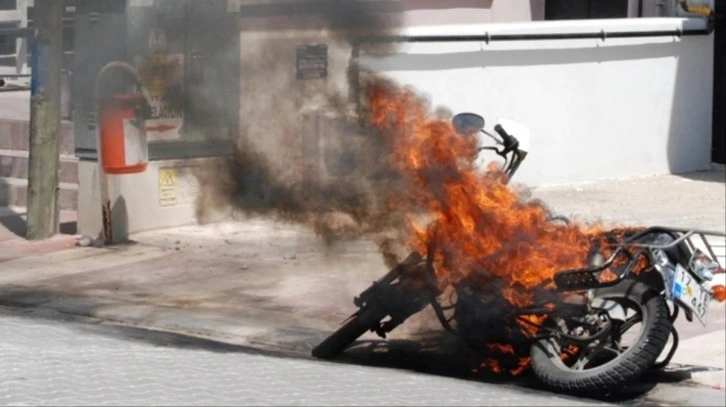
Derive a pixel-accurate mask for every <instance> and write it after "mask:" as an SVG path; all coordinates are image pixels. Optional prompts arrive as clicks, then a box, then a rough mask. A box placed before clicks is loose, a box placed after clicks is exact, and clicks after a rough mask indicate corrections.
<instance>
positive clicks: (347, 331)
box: [312, 308, 386, 359]
mask: <svg viewBox="0 0 726 407" xmlns="http://www.w3.org/2000/svg"><path fill="white" fill-rule="evenodd" d="M385 316H386V315H385V314H384V313H382V312H381V311H379V310H378V309H375V308H369V309H367V310H365V311H363V312H362V313H361V314H359V315H357V316H355V317H353V318H351V319H350V320H349V321H348V322H346V323H345V324H344V325H343V326H341V327H340V328H338V330H337V331H335V332H333V334H332V335H330V336H329V337H327V338H326V339H325V340H324V341H322V342H320V344H319V345H318V346H316V347H315V348H313V352H312V355H313V357H316V358H318V359H332V358H334V357H336V356H338V355H339V354H340V353H341V352H343V351H344V350H345V348H347V347H348V346H349V345H350V344H351V343H353V342H354V341H355V340H356V339H358V338H359V337H360V336H361V335H363V334H364V333H366V331H368V330H371V329H373V328H375V327H376V326H377V325H378V324H379V323H380V321H381V320H382V319H383V318H385Z"/></svg>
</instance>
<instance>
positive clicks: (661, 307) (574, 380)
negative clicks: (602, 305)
mask: <svg viewBox="0 0 726 407" xmlns="http://www.w3.org/2000/svg"><path fill="white" fill-rule="evenodd" d="M594 296H595V298H596V299H600V300H606V301H609V302H610V303H617V305H619V307H620V308H619V312H617V313H614V314H617V315H611V319H610V321H611V323H612V326H611V328H610V331H609V332H608V333H607V334H605V335H603V336H600V337H599V338H598V339H595V340H592V341H590V342H587V343H577V344H573V342H572V341H569V342H568V341H567V340H566V339H564V338H562V337H560V338H557V337H556V336H553V337H548V338H543V339H540V340H538V341H536V342H535V343H534V344H533V345H532V348H531V357H532V370H533V372H534V374H535V375H536V376H537V378H538V379H539V380H541V381H542V382H544V383H545V384H546V385H547V386H549V387H550V388H553V389H555V390H559V391H565V392H577V393H583V392H607V391H609V390H612V389H615V388H618V387H621V386H624V385H627V384H631V383H633V381H634V380H637V379H638V378H640V377H641V376H642V375H643V374H644V373H646V372H647V371H648V370H649V369H650V368H651V367H652V366H653V365H654V363H655V361H656V359H657V358H658V356H659V355H660V354H661V352H662V351H663V349H664V348H665V346H666V343H667V341H668V336H669V334H670V329H671V321H670V319H669V311H668V307H667V305H666V303H665V300H664V299H663V298H662V297H661V296H660V295H659V294H658V293H657V292H656V291H654V290H653V289H651V288H650V287H649V286H647V285H646V284H644V283H642V282H638V281H632V280H626V281H624V282H622V283H620V284H618V285H616V286H613V287H608V288H603V289H599V290H596V291H595V295H594ZM545 324H546V325H544V326H546V327H548V328H551V329H557V330H560V331H561V332H564V333H566V334H569V335H578V334H583V335H587V333H588V331H587V328H585V327H583V326H579V327H578V326H577V324H576V323H573V322H572V321H571V320H568V321H565V320H564V319H562V318H558V317H556V316H553V317H551V318H550V319H549V320H548V321H546V322H545ZM628 339H630V341H628ZM626 342H630V344H626Z"/></svg>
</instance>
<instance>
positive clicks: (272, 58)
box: [197, 0, 406, 265]
mask: <svg viewBox="0 0 726 407" xmlns="http://www.w3.org/2000/svg"><path fill="white" fill-rule="evenodd" d="M380 4H381V3H377V2H368V1H358V0H356V1H326V2H316V3H315V7H316V9H315V10H288V9H287V8H285V7H284V6H269V7H267V8H266V9H265V10H264V13H263V12H259V10H258V13H257V14H255V13H248V14H250V15H251V16H249V17H245V13H244V10H243V11H242V20H241V28H240V30H241V31H240V38H241V40H240V42H241V47H240V49H241V79H240V81H241V88H240V93H241V97H240V104H239V107H238V108H239V139H238V143H237V151H236V152H235V154H234V156H233V157H231V158H230V159H229V160H226V161H224V162H218V163H216V164H215V166H210V167H208V168H205V169H204V171H202V172H201V173H200V174H199V175H198V177H199V181H200V186H201V190H200V193H199V195H198V196H199V198H198V201H197V216H198V219H199V220H200V221H201V222H205V221H207V220H211V219H214V216H215V214H218V213H220V212H222V213H225V212H224V211H225V210H233V211H241V212H242V213H243V214H246V215H249V216H265V217H273V218H276V219H279V220H285V221H293V222H300V223H304V224H307V225H309V226H311V227H312V228H314V230H315V232H316V233H317V234H318V235H319V236H320V237H321V238H322V239H323V241H324V242H326V243H328V244H330V243H333V242H335V241H338V240H341V239H348V238H359V237H361V236H364V235H365V236H367V237H368V238H371V239H373V240H374V241H376V242H377V243H378V244H379V245H380V247H381V250H382V252H383V253H384V258H385V260H386V262H387V263H388V264H390V265H393V264H395V263H397V261H398V260H399V257H398V256H397V255H396V254H397V250H398V249H399V248H400V245H399V244H398V243H400V242H401V240H402V239H403V237H402V236H400V235H398V234H399V233H402V231H404V230H405V229H406V228H404V227H403V224H404V222H405V218H404V212H403V211H400V210H392V207H391V206H390V204H389V203H390V200H391V198H392V197H394V196H395V195H396V193H397V191H402V190H403V189H404V188H402V185H401V183H402V182H403V180H402V178H401V177H399V176H398V174H397V173H396V171H394V170H393V169H391V168H390V167H389V165H388V163H389V161H388V159H387V157H388V154H389V151H388V146H387V145H386V144H385V142H384V140H383V138H382V137H381V135H380V134H377V133H376V131H374V130H373V129H370V128H367V127H366V126H365V125H364V123H365V106H364V103H362V102H364V101H362V100H361V99H360V97H359V94H360V93H359V92H361V90H363V89H365V88H366V86H368V85H369V84H370V83H371V82H380V81H381V79H380V78H377V77H375V76H365V75H361V74H359V73H358V70H357V66H356V65H355V59H354V58H353V57H352V56H353V55H354V54H355V49H356V47H358V46H359V44H358V42H357V38H359V37H360V36H362V35H371V34H374V35H381V34H393V33H395V32H396V29H397V28H398V27H399V25H400V24H399V23H400V18H399V16H400V12H399V11H397V10H391V9H388V10H382V9H380ZM275 7H278V8H275ZM311 7H312V6H311ZM305 11H310V12H309V13H306V12H305ZM260 14H261V15H260ZM307 45H311V46H319V45H324V46H325V47H326V48H327V76H326V77H324V78H321V79H299V78H298V77H297V76H296V57H297V55H296V52H298V50H299V47H304V46H307ZM377 49H378V50H383V51H386V52H390V51H392V50H393V47H392V46H390V45H388V46H385V47H381V46H378V47H377ZM239 53H240V50H238V54H239ZM228 86H236V84H235V83H230V84H228ZM399 209H400V208H399Z"/></svg>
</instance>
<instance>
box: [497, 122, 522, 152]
mask: <svg viewBox="0 0 726 407" xmlns="http://www.w3.org/2000/svg"><path fill="white" fill-rule="evenodd" d="M494 131H496V132H497V134H499V135H500V136H501V137H502V140H504V145H505V147H507V148H512V147H513V146H514V145H515V144H516V143H517V140H516V139H515V138H514V137H512V136H510V135H509V133H507V131H506V130H504V127H502V126H501V125H500V124H497V125H496V126H494Z"/></svg>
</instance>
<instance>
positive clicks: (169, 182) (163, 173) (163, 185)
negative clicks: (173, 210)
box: [159, 168, 177, 206]
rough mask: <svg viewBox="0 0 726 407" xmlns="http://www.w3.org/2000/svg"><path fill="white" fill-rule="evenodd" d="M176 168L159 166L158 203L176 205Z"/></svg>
mask: <svg viewBox="0 0 726 407" xmlns="http://www.w3.org/2000/svg"><path fill="white" fill-rule="evenodd" d="M176 178H177V177H176V168H159V205H160V206H173V205H176Z"/></svg>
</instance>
